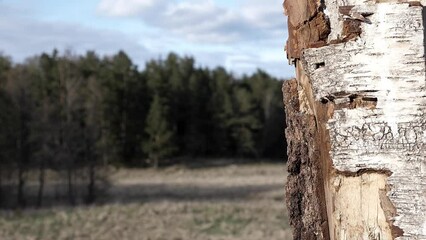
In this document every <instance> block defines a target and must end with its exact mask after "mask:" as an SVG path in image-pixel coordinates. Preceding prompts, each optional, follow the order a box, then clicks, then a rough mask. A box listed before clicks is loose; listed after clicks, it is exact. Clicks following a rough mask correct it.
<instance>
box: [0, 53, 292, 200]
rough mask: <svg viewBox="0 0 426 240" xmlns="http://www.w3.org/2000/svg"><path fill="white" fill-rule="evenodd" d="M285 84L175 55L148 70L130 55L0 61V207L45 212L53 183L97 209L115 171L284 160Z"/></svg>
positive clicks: (60, 195)
mask: <svg viewBox="0 0 426 240" xmlns="http://www.w3.org/2000/svg"><path fill="white" fill-rule="evenodd" d="M282 81H283V80H282V79H277V78H274V77H273V76H270V75H269V74H268V73H266V72H265V71H262V70H257V71H256V72H255V73H253V74H250V75H242V76H236V75H235V74H232V73H230V72H229V71H227V70H225V68H223V67H216V68H213V69H212V68H207V67H201V66H199V65H198V64H197V63H196V61H195V59H194V58H193V57H190V56H178V55H177V54H175V53H170V54H168V55H167V56H166V57H164V58H159V59H153V60H150V61H148V62H146V64H145V66H137V65H136V64H135V63H133V62H132V60H131V59H130V58H129V56H128V55H127V54H126V53H125V52H123V51H120V52H118V53H116V54H114V55H111V56H99V55H98V54H97V53H95V52H93V51H89V52H87V53H86V54H84V55H76V54H73V53H70V52H67V51H65V52H64V53H60V52H58V51H56V50H54V51H53V52H51V53H43V54H40V55H37V56H33V57H30V58H28V59H27V60H25V61H24V62H23V63H14V62H12V60H11V59H10V58H9V57H7V56H5V55H0V109H1V111H0V206H7V207H10V206H20V207H23V206H43V204H44V202H45V201H48V200H46V198H45V192H46V189H45V188H46V186H47V183H48V182H49V181H52V182H53V183H55V184H59V185H60V186H61V187H59V188H60V189H61V191H62V192H61V191H58V193H57V194H56V195H55V197H56V198H58V199H60V200H61V201H64V202H67V203H69V204H71V205H74V204H78V203H79V202H87V203H91V202H93V201H94V200H95V198H96V197H97V196H98V195H99V194H100V193H101V190H102V187H103V185H105V182H106V178H107V170H104V169H107V168H109V167H111V166H115V167H144V168H145V167H153V168H158V167H162V166H164V165H170V164H175V163H181V162H183V161H184V162H188V161H189V162H191V161H204V160H203V159H209V158H223V159H247V161H249V160H250V161H260V160H263V159H278V160H285V155H286V153H285V152H286V147H285V140H284V122H285V116H284V109H283V104H282V93H281V85H282ZM52 179H55V180H52ZM32 182H36V183H37V185H36V186H30V183H32ZM59 185H58V186H59Z"/></svg>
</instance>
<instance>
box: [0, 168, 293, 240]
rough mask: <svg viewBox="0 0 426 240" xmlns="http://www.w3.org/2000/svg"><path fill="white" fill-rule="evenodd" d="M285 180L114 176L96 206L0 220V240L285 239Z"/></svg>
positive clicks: (166, 173) (271, 175)
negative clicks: (105, 193) (111, 183)
mask: <svg viewBox="0 0 426 240" xmlns="http://www.w3.org/2000/svg"><path fill="white" fill-rule="evenodd" d="M285 178H286V176H285V166H284V164H247V165H228V166H212V167H208V168H206V167H204V168H188V167H183V166H174V167H169V168H165V169H162V170H139V169H138V170H128V169H127V170H119V171H117V172H115V173H114V175H113V176H112V180H113V182H114V184H113V185H112V186H111V187H110V189H109V190H108V194H109V197H108V198H105V199H104V200H101V201H100V202H99V203H98V204H97V205H96V206H80V207H76V208H74V209H72V208H59V207H55V208H52V209H42V210H25V211H13V212H12V211H3V212H0V239H5V240H8V239H40V240H41V239H42V240H50V239H52V240H60V239H96V240H103V239H105V240H109V239H111V240H113V239H121V240H133V239H135V240H136V239H137V240H160V239H164V240H178V239H180V240H186V239H188V240H198V239H200V240H201V239H202V240H208V239H211V240H219V239H223V240H225V239H229V240H231V239H232V240H238V239H241V240H243V239H244V240H258V239H268V240H275V239H277V240H278V239H280V240H285V239H291V231H290V229H289V226H288V220H287V215H286V210H285V203H284V182H285ZM111 196H112V197H111Z"/></svg>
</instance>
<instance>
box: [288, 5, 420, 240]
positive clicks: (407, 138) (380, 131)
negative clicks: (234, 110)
mask: <svg viewBox="0 0 426 240" xmlns="http://www.w3.org/2000/svg"><path fill="white" fill-rule="evenodd" d="M423 5H424V4H423V3H422V2H412V1H411V2H404V1H392V2H391V1H383V0H380V1H364V0H324V1H319V0H286V1H285V3H284V8H285V13H286V14H287V15H288V31H289V39H288V41H287V45H286V50H287V57H288V59H289V61H290V63H291V64H294V66H295V69H296V78H295V79H293V80H291V81H287V82H285V83H284V85H283V93H284V104H285V106H286V114H287V118H286V119H287V126H288V127H287V129H286V137H287V142H288V156H289V161H288V171H289V173H290V174H289V177H288V184H287V187H286V192H287V207H288V208H289V212H290V223H291V225H292V226H293V228H294V234H293V235H294V239H426V151H425V150H426V144H425V142H426V119H425V113H426V81H425V31H424V25H425V22H426V21H425V15H426V14H425V12H426V11H425V10H424V9H425V8H424V7H423Z"/></svg>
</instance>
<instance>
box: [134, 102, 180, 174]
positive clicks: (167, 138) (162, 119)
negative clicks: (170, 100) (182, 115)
mask: <svg viewBox="0 0 426 240" xmlns="http://www.w3.org/2000/svg"><path fill="white" fill-rule="evenodd" d="M167 114H168V108H167V106H166V105H165V103H164V100H162V99H161V97H160V96H159V95H158V94H156V95H155V97H154V100H153V101H152V103H151V107H150V110H149V113H148V117H147V121H146V128H145V131H146V133H147V134H148V140H147V141H145V142H144V144H143V146H142V147H143V150H144V151H145V152H146V154H147V155H148V157H149V160H150V161H151V162H152V164H153V166H154V167H155V168H158V166H159V161H160V160H162V159H164V158H165V157H168V156H170V155H171V154H172V153H174V152H175V151H176V150H177V149H176V147H175V145H174V144H173V137H174V131H173V130H172V129H171V128H170V124H169V122H168V119H167Z"/></svg>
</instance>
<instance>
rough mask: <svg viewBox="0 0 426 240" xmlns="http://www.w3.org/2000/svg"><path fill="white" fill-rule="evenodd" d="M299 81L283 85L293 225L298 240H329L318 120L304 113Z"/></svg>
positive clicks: (288, 204) (290, 211)
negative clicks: (317, 147)
mask: <svg viewBox="0 0 426 240" xmlns="http://www.w3.org/2000/svg"><path fill="white" fill-rule="evenodd" d="M297 88H298V86H297V82H296V80H291V81H286V82H284V85H283V93H284V104H285V106H286V121H287V129H286V138H287V143H288V147H287V149H288V150H287V151H288V172H289V176H288V180H287V187H286V195H287V208H288V210H289V216H290V224H291V226H292V227H293V229H294V232H293V238H294V239H295V240H296V239H329V238H328V224H327V220H326V219H327V218H326V210H325V209H324V207H325V204H322V205H321V204H320V203H321V202H322V203H324V200H323V198H324V188H323V185H322V182H321V178H322V177H321V176H322V175H321V169H319V165H320V164H318V161H320V154H319V151H318V149H315V146H318V145H317V144H315V138H316V134H317V131H316V121H315V118H314V116H313V115H308V114H304V113H301V112H300V110H299V109H300V103H299V96H298V89H297Z"/></svg>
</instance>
